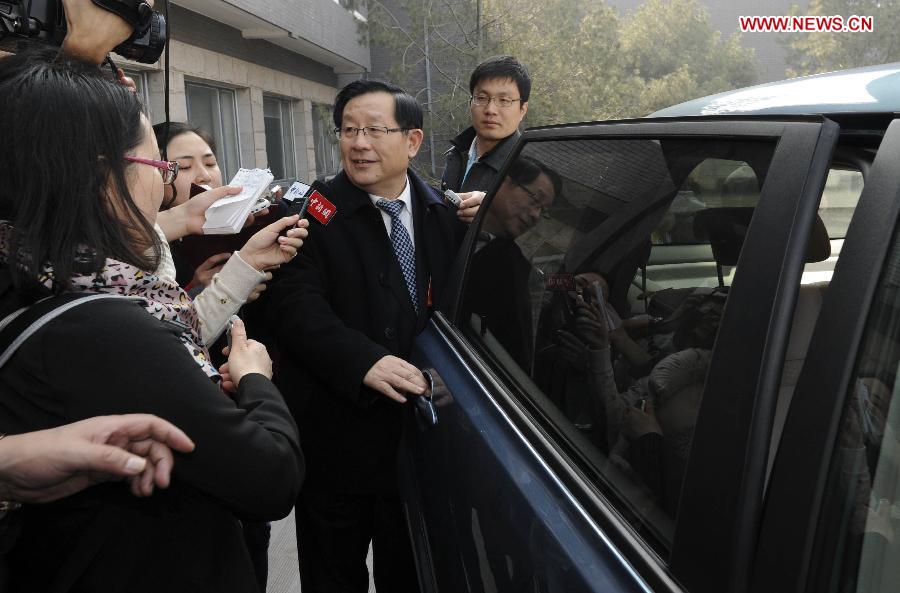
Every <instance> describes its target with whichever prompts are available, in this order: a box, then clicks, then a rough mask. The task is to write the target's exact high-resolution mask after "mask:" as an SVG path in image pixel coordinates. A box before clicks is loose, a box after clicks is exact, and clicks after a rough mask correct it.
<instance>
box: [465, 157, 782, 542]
mask: <svg viewBox="0 0 900 593" xmlns="http://www.w3.org/2000/svg"><path fill="white" fill-rule="evenodd" d="M774 148H775V143H774V142H764V141H738V140H729V141H723V140H717V139H690V140H684V139H660V140H651V139H618V140H566V141H542V142H530V143H527V144H526V145H525V146H524V147H523V149H522V151H521V153H520V154H519V155H518V156H517V158H515V159H514V160H513V161H512V162H511V164H510V166H509V170H508V173H507V175H506V176H505V178H504V179H503V180H502V182H501V183H500V185H499V186H498V189H497V191H496V192H495V195H494V196H493V197H492V199H491V202H490V204H489V205H488V206H487V210H486V212H485V214H484V218H483V221H482V225H481V227H480V229H479V230H480V232H479V234H478V241H477V245H476V246H475V251H474V253H473V254H472V256H471V259H470V266H469V269H468V279H467V283H466V286H465V289H464V298H463V307H462V314H461V317H460V324H461V326H462V329H463V331H464V333H465V334H466V335H467V337H468V338H469V340H470V341H471V342H472V343H473V345H474V346H475V347H476V349H478V350H479V351H480V352H481V353H483V355H484V357H485V360H486V361H487V362H488V364H490V365H491V366H492V368H493V369H494V370H495V371H496V372H497V373H498V374H499V375H500V376H501V377H502V378H503V379H504V380H505V381H506V382H507V384H508V385H509V386H510V387H511V388H512V391H513V393H515V394H518V395H519V396H520V397H521V402H522V404H523V405H524V406H525V407H526V408H527V409H529V410H530V411H531V413H532V414H533V415H534V416H535V418H536V419H537V420H538V421H539V422H541V423H542V425H543V426H544V427H545V428H546V430H547V432H548V433H549V434H550V435H551V437H552V438H553V439H554V440H555V442H556V443H557V444H558V445H559V446H560V447H561V448H562V449H563V450H565V451H566V452H567V453H568V454H569V455H570V456H571V458H572V459H573V460H574V462H575V463H577V464H579V465H580V467H581V468H582V469H583V470H584V471H585V472H586V473H587V474H588V475H590V476H592V478H593V479H592V481H593V483H594V484H595V485H596V487H597V488H598V489H599V490H600V491H601V492H603V493H605V494H606V495H607V496H608V497H609V500H610V501H611V502H612V504H614V505H615V506H616V507H617V508H618V509H619V511H620V512H621V513H622V514H623V516H625V517H626V518H627V519H628V520H629V521H630V522H631V524H632V525H633V526H634V527H635V528H636V529H637V530H638V531H639V532H641V533H642V534H643V535H644V537H645V538H646V539H647V541H648V542H649V543H650V544H651V545H652V546H654V547H655V548H656V549H657V550H659V551H660V552H661V553H663V552H665V551H666V550H667V549H669V548H670V543H671V536H672V531H673V525H674V518H675V514H676V512H677V508H678V502H679V496H680V486H681V480H682V477H683V473H684V470H685V466H686V462H687V456H688V452H689V449H690V443H691V438H692V436H693V427H694V423H695V420H696V414H697V409H698V407H699V402H700V397H701V395H702V392H703V384H704V380H705V376H706V369H707V367H708V364H709V360H710V356H711V349H712V347H713V342H714V340H715V337H716V333H717V331H718V324H719V319H720V317H721V314H722V311H723V309H724V306H725V303H726V300H727V296H728V291H729V287H730V284H731V280H732V278H733V276H734V270H735V267H736V264H737V261H738V256H739V254H740V251H741V248H742V246H743V240H744V235H745V233H746V230H747V227H748V225H749V224H750V220H751V218H752V216H753V212H754V207H755V205H756V202H757V200H758V197H759V191H760V188H761V187H762V186H763V183H764V181H765V175H766V172H767V170H768V167H769V162H770V160H771V156H772V153H773V151H774Z"/></svg>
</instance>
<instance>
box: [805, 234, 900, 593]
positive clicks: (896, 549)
mask: <svg viewBox="0 0 900 593" xmlns="http://www.w3.org/2000/svg"><path fill="white" fill-rule="evenodd" d="M898 364H900V236H897V237H895V239H894V245H893V247H892V248H891V252H890V255H889V259H888V263H887V265H886V267H885V270H884V272H883V275H882V278H881V280H880V284H879V288H878V290H877V292H876V296H875V300H874V302H873V305H872V310H871V312H870V314H869V319H868V320H867V322H866V330H865V335H864V337H863V341H862V347H861V349H860V353H859V357H858V360H857V362H856V369H855V372H854V378H853V381H852V383H851V387H850V391H849V393H848V394H847V403H846V407H845V409H844V415H843V420H842V424H841V431H840V434H839V436H838V441H837V445H836V448H835V451H834V455H833V458H832V464H831V470H830V474H829V477H828V483H827V485H826V490H825V493H826V495H825V501H824V507H823V515H822V520H821V522H820V525H819V530H818V533H819V545H820V550H823V551H822V552H820V553H819V554H817V562H818V567H817V568H814V569H813V572H812V573H811V574H816V575H818V578H819V579H820V582H818V583H815V584H814V588H815V589H816V590H819V591H858V592H875V591H885V592H887V591H900V562H898V561H897V559H898V558H900V397H898V387H900V384H898V382H897V371H898ZM832 554H833V556H832Z"/></svg>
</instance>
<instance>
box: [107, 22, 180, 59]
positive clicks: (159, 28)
mask: <svg viewBox="0 0 900 593" xmlns="http://www.w3.org/2000/svg"><path fill="white" fill-rule="evenodd" d="M167 33H168V30H167V28H166V19H165V18H164V17H163V15H161V14H160V13H158V12H154V13H153V15H152V16H151V17H150V26H149V27H148V28H147V31H146V32H145V33H144V34H143V35H141V36H140V37H138V38H135V39H129V40H128V41H126V42H125V43H122V44H121V45H119V46H117V47H116V48H115V49H114V50H113V51H115V52H116V53H117V54H119V55H120V56H123V57H125V58H128V59H129V60H134V61H135V62H141V63H143V64H152V63H153V62H156V61H157V60H159V56H161V55H162V52H163V50H164V49H165V47H166V36H167Z"/></svg>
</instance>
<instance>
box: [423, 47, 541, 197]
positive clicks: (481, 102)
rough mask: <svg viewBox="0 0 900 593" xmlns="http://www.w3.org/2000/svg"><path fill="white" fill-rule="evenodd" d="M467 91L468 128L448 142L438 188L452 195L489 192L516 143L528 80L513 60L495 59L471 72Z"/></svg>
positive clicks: (524, 111) (525, 104) (508, 57)
mask: <svg viewBox="0 0 900 593" xmlns="http://www.w3.org/2000/svg"><path fill="white" fill-rule="evenodd" d="M469 92H470V93H472V99H471V101H470V103H469V114H470V116H471V118H472V125H471V126H470V127H469V128H467V129H466V130H465V131H463V132H462V133H461V134H460V135H459V136H457V137H456V138H454V139H453V140H452V141H451V144H453V146H452V147H451V148H450V150H448V151H447V152H446V153H445V156H446V159H447V161H446V167H445V169H444V176H443V179H442V180H441V185H442V188H443V189H452V190H454V191H457V192H459V191H472V190H478V191H488V190H489V189H490V187H491V184H492V183H493V182H494V179H495V178H496V176H497V172H498V171H499V170H500V167H502V166H503V163H504V162H505V161H506V158H507V157H508V156H509V153H510V151H511V150H512V148H513V145H515V143H516V140H517V139H518V138H519V135H520V133H519V124H520V123H521V122H522V119H523V118H524V117H525V114H526V113H527V112H528V96H529V95H530V94H531V76H529V74H528V69H527V68H526V67H525V65H524V64H522V63H521V62H519V61H518V60H516V59H515V58H514V57H512V56H496V57H493V58H489V59H487V60H485V61H484V62H482V63H481V64H479V65H478V66H477V67H476V68H475V70H473V71H472V75H471V77H470V78H469Z"/></svg>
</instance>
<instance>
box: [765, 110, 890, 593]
mask: <svg viewBox="0 0 900 593" xmlns="http://www.w3.org/2000/svg"><path fill="white" fill-rule="evenodd" d="M836 160H837V157H836ZM898 160H900V120H896V119H895V120H894V121H893V122H892V123H891V124H890V125H889V127H888V129H887V131H886V133H885V135H884V137H883V139H882V141H881V144H880V146H879V148H878V152H877V153H876V155H875V160H874V162H873V163H872V166H871V171H868V169H863V168H862V167H861V170H863V172H864V187H863V192H862V195H861V196H860V199H859V203H858V204H857V207H856V210H855V212H854V214H853V218H852V219H851V221H850V226H849V228H848V230H847V235H846V239H845V242H844V246H843V248H842V250H841V257H840V259H839V260H838V263H837V265H836V266H835V271H834V276H833V278H832V281H831V283H830V284H829V288H828V292H827V294H826V296H825V299H824V301H823V303H822V309H821V311H820V313H819V318H818V320H817V322H816V326H815V329H814V330H813V334H812V340H811V342H810V346H809V350H808V352H807V356H806V361H805V364H804V367H803V370H802V371H801V373H800V376H799V378H798V381H797V386H796V388H795V391H794V397H793V400H792V402H791V408H790V411H789V413H788V416H787V420H786V422H785V427H784V432H783V434H782V438H781V442H780V445H779V450H778V454H777V456H776V458H775V463H774V466H773V469H772V475H771V479H770V482H769V485H768V489H767V507H766V513H765V515H764V517H763V522H762V526H761V533H760V541H759V548H758V554H759V559H758V566H757V570H756V572H755V574H754V575H753V581H752V582H753V586H752V588H751V590H752V591H755V592H760V593H761V592H763V591H770V590H772V587H773V586H775V584H776V583H777V586H778V589H779V590H782V591H796V592H798V593H799V592H803V591H807V590H808V587H809V586H811V584H812V576H811V574H810V570H811V568H812V566H813V564H812V563H813V561H814V558H813V555H814V554H813V552H814V546H815V545H816V532H817V529H818V526H819V525H820V520H821V519H822V515H821V513H822V508H821V505H822V499H823V496H824V489H825V484H826V479H827V476H828V473H829V471H830V469H831V467H830V466H831V461H832V458H833V453H834V447H835V446H836V443H837V439H838V438H839V432H840V426H841V421H842V418H843V411H844V409H845V407H846V404H847V401H848V398H849V397H850V389H849V386H850V383H851V381H852V380H853V377H854V371H855V369H856V364H857V358H858V353H859V348H860V346H861V344H862V340H863V338H864V335H865V329H866V324H867V323H868V320H869V319H868V318H869V313H870V310H871V307H872V303H873V299H874V298H875V296H876V293H877V291H878V289H879V285H880V281H881V276H882V270H883V268H884V266H885V264H886V260H887V256H888V255H889V250H890V247H891V244H892V241H893V238H894V233H895V232H900V231H898V229H897V224H898V218H900V200H897V196H898V195H900V171H898V170H897V167H896V163H897V161H898ZM867 171H868V174H866V172H867ZM825 552H829V551H828V550H825ZM833 552H834V550H831V551H830V553H833ZM788 579H789V582H787V580H788Z"/></svg>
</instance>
